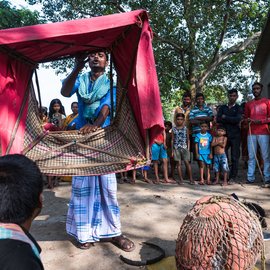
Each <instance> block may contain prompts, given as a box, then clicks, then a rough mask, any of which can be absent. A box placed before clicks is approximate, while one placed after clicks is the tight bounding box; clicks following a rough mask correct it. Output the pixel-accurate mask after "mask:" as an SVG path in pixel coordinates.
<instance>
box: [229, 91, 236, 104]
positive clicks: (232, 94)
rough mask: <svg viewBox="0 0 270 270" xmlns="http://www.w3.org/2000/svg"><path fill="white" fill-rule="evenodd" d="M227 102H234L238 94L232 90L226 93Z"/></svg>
mask: <svg viewBox="0 0 270 270" xmlns="http://www.w3.org/2000/svg"><path fill="white" fill-rule="evenodd" d="M228 99H229V103H231V104H234V103H235V102H236V100H237V99H238V94H237V93H235V92H232V93H230V94H229V95H228Z"/></svg>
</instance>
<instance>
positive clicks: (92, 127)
mask: <svg viewBox="0 0 270 270" xmlns="http://www.w3.org/2000/svg"><path fill="white" fill-rule="evenodd" d="M98 128H99V127H98V126H95V125H90V124H86V125H84V126H83V127H82V128H81V129H80V130H79V133H81V134H87V133H91V132H95V131H96V130H97V129H98Z"/></svg>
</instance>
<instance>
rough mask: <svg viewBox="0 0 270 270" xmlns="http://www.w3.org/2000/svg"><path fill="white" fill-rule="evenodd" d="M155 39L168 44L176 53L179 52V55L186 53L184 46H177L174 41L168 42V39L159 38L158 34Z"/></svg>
mask: <svg viewBox="0 0 270 270" xmlns="http://www.w3.org/2000/svg"><path fill="white" fill-rule="evenodd" d="M154 37H155V38H156V39H157V40H158V41H161V42H163V43H166V44H168V45H171V46H172V47H173V48H174V49H175V51H177V52H179V53H181V52H183V51H185V49H184V48H183V46H181V45H178V44H176V43H175V42H173V41H171V40H168V39H166V38H163V37H160V36H159V35H158V34H156V33H154Z"/></svg>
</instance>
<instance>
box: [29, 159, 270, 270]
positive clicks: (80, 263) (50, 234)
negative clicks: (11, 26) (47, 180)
mask: <svg viewBox="0 0 270 270" xmlns="http://www.w3.org/2000/svg"><path fill="white" fill-rule="evenodd" d="M192 166H193V170H196V164H192ZM241 166H242V165H241ZM196 177H198V175H196V174H195V179H197V178H196ZM138 178H140V175H139V174H138ZM238 180H239V181H243V183H244V180H245V170H241V171H240V177H239V179H238ZM260 184H261V182H260V176H259V174H258V175H257V183H256V184H254V185H246V184H242V183H241V184H239V183H237V184H234V185H230V186H227V187H222V186H220V185H216V186H207V185H205V186H200V185H195V186H192V185H189V184H188V182H187V181H186V182H185V183H184V184H183V185H181V186H180V185H174V184H160V185H153V184H146V183H145V182H143V181H141V180H138V181H137V182H136V184H134V185H131V184H128V183H125V184H118V200H119V204H120V208H121V222H122V231H123V233H124V234H125V235H126V236H128V237H130V238H131V239H132V240H133V241H134V242H135V243H136V249H135V251H133V252H132V253H126V252H123V251H121V250H120V249H118V248H116V247H115V246H113V245H112V244H110V243H97V244H95V246H93V247H91V248H90V249H89V250H80V249H78V248H76V246H75V243H74V240H73V238H71V237H70V236H68V235H67V234H66V231H65V219H66V213H67V209H68V203H69V198H70V192H71V185H70V183H69V182H61V183H60V185H59V186H58V187H56V188H54V189H53V190H48V189H45V190H44V196H45V201H44V208H43V210H42V212H41V214H40V215H39V216H38V217H37V218H36V220H35V221H34V223H33V225H32V228H31V233H32V234H33V235H34V237H35V238H36V239H37V241H38V243H39V244H40V246H41V248H42V254H41V258H42V261H43V263H44V266H45V269H46V270H55V269H57V270H58V269H65V270H77V269H78V270H88V269H96V270H105V269H106V270H108V269H118V270H124V269H138V267H135V266H129V265H127V264H125V263H123V262H122V261H121V260H120V259H119V255H123V256H125V257H127V258H129V259H132V260H146V259H150V258H152V257H153V256H156V255H157V253H156V251H154V250H152V249H149V248H146V247H145V245H141V243H142V242H144V241H147V242H151V243H154V244H157V245H159V246H161V247H162V248H163V249H164V250H165V251H166V256H172V255H174V252H175V240H176V238H177V236H178V232H179V229H180V226H181V224H182V221H183V218H184V217H185V216H186V214H187V212H188V210H189V209H190V208H191V207H192V205H193V204H194V203H195V201H196V200H198V199H199V198H201V197H203V196H205V195H214V194H226V195H229V194H231V193H233V192H234V193H236V194H237V195H238V197H239V198H240V199H241V200H243V199H245V200H247V201H250V202H255V203H258V204H260V205H261V206H262V207H263V208H264V209H265V210H266V213H267V216H268V217H270V202H269V192H270V189H268V188H267V189H263V188H261V187H260ZM267 222H268V225H269V226H270V219H268V218H267ZM265 244H266V245H265V246H266V259H267V260H266V263H267V266H266V269H269V270H270V241H269V242H265Z"/></svg>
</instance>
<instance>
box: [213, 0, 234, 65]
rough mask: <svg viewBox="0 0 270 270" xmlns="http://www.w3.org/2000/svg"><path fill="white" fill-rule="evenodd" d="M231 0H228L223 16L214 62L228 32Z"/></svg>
mask: <svg viewBox="0 0 270 270" xmlns="http://www.w3.org/2000/svg"><path fill="white" fill-rule="evenodd" d="M231 2H232V1H231V0H227V3H226V13H225V14H224V16H223V23H222V25H223V26H222V30H221V33H220V36H219V40H218V43H217V45H216V49H215V52H214V55H213V58H212V60H211V62H214V61H215V60H216V57H217V56H218V52H219V50H220V48H221V44H222V42H223V39H224V36H225V32H226V29H227V25H228V20H229V8H230V5H231Z"/></svg>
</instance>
